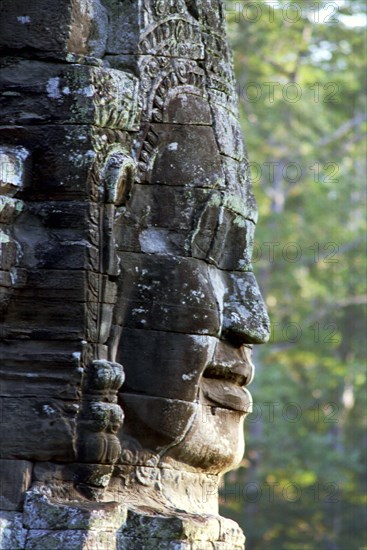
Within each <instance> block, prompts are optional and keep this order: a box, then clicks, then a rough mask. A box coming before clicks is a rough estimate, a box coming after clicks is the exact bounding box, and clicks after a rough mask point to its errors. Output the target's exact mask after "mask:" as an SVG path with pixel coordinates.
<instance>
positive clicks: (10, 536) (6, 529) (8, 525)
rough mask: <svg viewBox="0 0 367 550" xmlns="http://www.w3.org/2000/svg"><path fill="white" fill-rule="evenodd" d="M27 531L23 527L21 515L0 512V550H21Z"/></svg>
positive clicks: (23, 546)
mask: <svg viewBox="0 0 367 550" xmlns="http://www.w3.org/2000/svg"><path fill="white" fill-rule="evenodd" d="M26 536H27V530H26V529H24V527H23V514H20V513H16V512H0V548H1V550H23V549H24V548H25V543H26Z"/></svg>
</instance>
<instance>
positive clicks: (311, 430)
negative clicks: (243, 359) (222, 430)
mask: <svg viewBox="0 0 367 550" xmlns="http://www.w3.org/2000/svg"><path fill="white" fill-rule="evenodd" d="M225 4H226V10H227V18H228V24H229V37H230V43H231V46H232V48H233V50H234V62H235V70H236V76H237V80H238V96H239V104H240V111H241V123H242V127H243V132H244V135H245V139H246V142H247V148H248V150H249V156H250V160H251V171H252V177H253V181H254V189H255V195H256V197H257V200H258V204H259V210H260V222H259V226H258V228H257V235H256V245H255V249H254V270H255V273H256V276H257V278H258V280H259V283H260V286H261V288H262V291H263V294H264V296H265V298H266V301H267V305H268V309H269V313H270V317H271V320H272V324H273V331H272V337H271V342H270V343H269V344H267V345H266V346H264V347H263V348H259V349H257V350H256V352H255V364H256V366H257V376H256V378H255V381H254V383H253V385H252V394H253V397H254V401H255V408H254V412H253V414H252V415H250V416H249V417H248V420H247V423H246V441H247V447H248V451H247V453H246V456H245V459H244V460H243V463H242V466H241V467H240V468H239V470H237V471H234V472H231V473H229V474H227V476H226V477H225V480H224V485H223V488H222V492H221V502H222V509H221V513H222V514H223V515H227V516H230V517H232V518H233V519H235V520H236V521H238V522H239V523H240V525H241V526H242V528H243V529H244V531H245V534H246V536H247V547H246V548H247V550H266V549H271V550H274V549H275V550H311V549H312V550H314V549H322V550H323V549H325V550H354V549H356V550H361V549H362V548H364V547H366V541H367V537H366V523H367V518H366V515H365V510H366V504H367V499H366V474H365V468H366V447H367V445H366V420H365V410H366V364H365V356H366V354H365V351H366V333H367V330H366V328H367V327H366V311H365V308H366V288H365V284H366V260H365V230H366V222H365V213H366V142H365V139H364V137H365V131H366V127H367V122H366V120H367V119H366V78H365V71H366V66H365V65H366V56H365V51H366V50H365V49H366V35H365V28H364V26H363V20H365V19H364V17H365V13H366V4H365V2H363V1H359V0H339V1H336V2H312V1H300V0H296V1H295V2H292V5H290V2H286V1H279V2H275V1H274V2H270V3H269V2H266V1H265V0H256V1H255V2H249V1H231V2H226V3H225ZM266 243H267V244H266Z"/></svg>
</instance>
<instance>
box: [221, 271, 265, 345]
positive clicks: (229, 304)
mask: <svg viewBox="0 0 367 550" xmlns="http://www.w3.org/2000/svg"><path fill="white" fill-rule="evenodd" d="M225 279H226V284H225V288H226V290H225V293H224V296H223V320H222V336H223V337H224V338H226V339H228V340H230V341H232V342H233V343H235V344H237V345H241V344H263V343H265V342H267V341H268V340H269V337H270V320H269V317H268V313H267V311H266V306H265V303H264V300H263V298H262V296H261V292H260V289H259V286H258V284H257V281H256V278H255V276H254V274H253V273H251V272H235V273H233V272H232V273H227V274H225Z"/></svg>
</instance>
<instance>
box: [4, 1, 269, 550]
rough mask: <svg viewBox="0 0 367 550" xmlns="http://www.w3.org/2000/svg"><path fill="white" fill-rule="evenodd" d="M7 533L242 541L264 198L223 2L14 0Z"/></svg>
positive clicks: (77, 539)
mask: <svg viewBox="0 0 367 550" xmlns="http://www.w3.org/2000/svg"><path fill="white" fill-rule="evenodd" d="M0 50H1V66H0V124H1V126H0V224H1V225H0V250H1V256H0V312H1V332H0V339H1V342H0V359H1V362H0V548H1V549H2V550H18V549H19V550H30V549H33V550H41V549H51V548H55V549H60V550H65V549H68V550H104V549H106V550H107V549H108V550H110V549H112V548H116V549H117V550H123V549H128V550H130V549H131V550H140V549H156V548H159V549H166V548H167V549H182V550H183V549H185V550H186V549H190V550H194V549H196V550H207V549H211V550H212V549H213V548H216V549H218V550H240V549H243V548H244V535H243V533H242V531H241V530H240V528H239V527H238V525H237V524H236V523H234V522H233V521H231V520H229V519H226V518H223V517H221V516H220V515H219V512H218V484H219V482H220V478H221V476H222V474H223V473H224V472H226V471H228V470H230V469H232V468H235V467H236V466H237V465H238V463H239V462H240V460H241V458H242V455H243V452H244V441H243V422H244V418H245V416H246V414H248V413H249V412H250V411H251V395H250V393H249V392H248V390H247V388H246V386H247V385H248V384H249V383H250V382H251V380H252V378H253V371H254V366H253V364H252V361H251V350H252V346H253V345H256V344H261V343H263V342H265V341H266V340H267V339H268V337H269V320H268V317H267V313H266V309H265V306H264V303H263V300H262V297H261V294H260V290H259V288H258V285H257V282H256V279H255V276H254V274H253V271H252V266H251V254H252V246H253V239H254V229H255V224H256V222H257V210H256V203H255V200H254V197H253V194H252V187H251V181H250V175H249V162H248V158H247V153H246V149H245V146H244V141H243V137H242V134H241V130H240V127H239V122H238V112H237V100H236V93H235V85H234V78H233V71H232V64H231V56H230V52H229V49H228V44H227V40H226V27H225V14H224V5H223V3H222V1H221V0H167V1H161V0H58V1H57V2H55V1H50V0H33V1H32V2H30V1H25V0H1V3H0Z"/></svg>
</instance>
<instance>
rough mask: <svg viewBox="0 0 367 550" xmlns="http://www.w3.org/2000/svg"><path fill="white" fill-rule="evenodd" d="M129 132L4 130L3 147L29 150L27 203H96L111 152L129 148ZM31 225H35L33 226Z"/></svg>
mask: <svg viewBox="0 0 367 550" xmlns="http://www.w3.org/2000/svg"><path fill="white" fill-rule="evenodd" d="M129 140H130V138H129V137H128V134H127V132H125V133H122V132H118V131H117V130H108V129H101V128H96V127H92V126H86V125H84V126H83V125H68V124H65V125H47V124H45V125H40V126H12V127H9V126H1V127H0V144H1V143H7V144H8V145H11V146H12V147H19V146H22V147H23V148H26V149H27V150H29V154H30V159H29V160H30V162H31V163H32V173H31V177H30V178H29V180H30V181H29V184H28V186H27V187H26V188H25V189H24V191H23V192H22V198H24V199H25V200H27V199H28V200H31V201H37V200H41V201H42V200H44V201H49V200H63V201H68V200H85V199H88V200H93V201H95V202H96V201H97V200H98V198H99V197H100V189H99V185H100V174H99V170H100V169H102V166H103V163H104V161H105V158H106V155H107V153H108V151H109V148H114V149H116V145H117V142H118V147H119V149H120V150H121V149H124V148H125V147H127V144H128V143H129ZM31 225H32V224H31Z"/></svg>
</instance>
